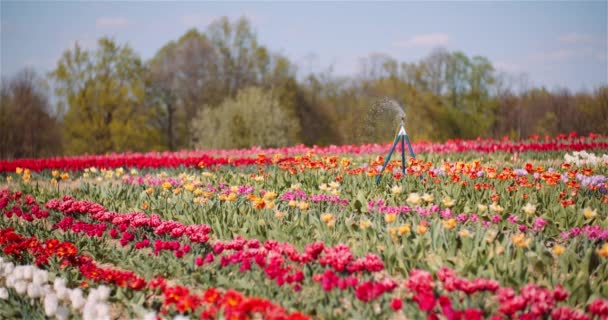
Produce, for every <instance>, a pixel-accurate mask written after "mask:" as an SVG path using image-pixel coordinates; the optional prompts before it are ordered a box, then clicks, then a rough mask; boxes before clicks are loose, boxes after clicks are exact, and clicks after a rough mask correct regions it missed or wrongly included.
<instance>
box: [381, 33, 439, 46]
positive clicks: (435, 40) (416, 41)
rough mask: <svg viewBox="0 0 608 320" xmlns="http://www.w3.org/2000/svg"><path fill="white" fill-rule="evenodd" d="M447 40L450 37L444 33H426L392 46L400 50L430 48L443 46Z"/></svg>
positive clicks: (397, 42)
mask: <svg viewBox="0 0 608 320" xmlns="http://www.w3.org/2000/svg"><path fill="white" fill-rule="evenodd" d="M449 40H450V37H449V36H448V35H447V34H445V33H427V34H419V35H415V36H413V37H411V38H409V39H405V40H400V41H396V42H395V43H393V45H394V46H396V47H401V48H432V47H441V46H445V45H447V44H448V42H449Z"/></svg>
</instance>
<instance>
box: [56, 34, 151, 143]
mask: <svg viewBox="0 0 608 320" xmlns="http://www.w3.org/2000/svg"><path fill="white" fill-rule="evenodd" d="M143 75H144V67H143V65H142V62H141V60H140V58H139V57H138V56H137V55H136V54H135V53H134V52H133V50H132V49H131V48H130V47H129V46H128V45H125V46H120V45H118V44H116V43H115V42H114V41H113V40H111V39H108V38H102V39H100V40H99V41H98V48H97V50H96V51H93V52H89V51H86V50H83V49H82V48H81V47H80V46H79V45H78V44H76V45H75V46H74V48H73V49H72V50H68V51H66V52H65V53H64V54H63V56H62V57H61V59H60V60H59V62H58V63H57V68H56V69H55V70H54V71H53V72H52V73H51V77H52V78H53V79H54V80H55V85H56V88H57V96H58V97H59V98H60V99H61V101H62V104H61V105H62V107H63V108H62V109H65V114H64V115H63V131H64V137H65V151H66V153H68V154H82V153H96V154H99V153H106V152H112V151H116V152H120V151H127V150H130V151H144V150H150V149H162V148H163V146H162V143H161V139H160V133H159V129H158V128H156V127H154V126H153V125H152V122H151V119H153V117H154V116H155V113H156V112H157V110H155V109H154V108H149V107H147V106H146V104H144V95H145V85H144V84H145V83H144V78H143Z"/></svg>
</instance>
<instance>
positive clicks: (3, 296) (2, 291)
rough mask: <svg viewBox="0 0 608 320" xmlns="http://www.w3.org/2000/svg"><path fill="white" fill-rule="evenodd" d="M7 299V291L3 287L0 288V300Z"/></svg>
mask: <svg viewBox="0 0 608 320" xmlns="http://www.w3.org/2000/svg"><path fill="white" fill-rule="evenodd" d="M6 299H8V290H6V288H4V287H0V300H6Z"/></svg>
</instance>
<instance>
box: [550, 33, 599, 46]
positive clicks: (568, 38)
mask: <svg viewBox="0 0 608 320" xmlns="http://www.w3.org/2000/svg"><path fill="white" fill-rule="evenodd" d="M559 41H560V42H561V43H564V44H597V43H601V42H602V38H601V37H596V36H594V35H590V34H582V33H576V32H571V33H566V34H563V35H561V36H560V37H559ZM604 41H605V39H604Z"/></svg>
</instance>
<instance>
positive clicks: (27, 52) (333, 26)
mask: <svg viewBox="0 0 608 320" xmlns="http://www.w3.org/2000/svg"><path fill="white" fill-rule="evenodd" d="M0 1H1V2H0V17H1V19H0V36H1V39H0V60H1V70H0V74H1V75H2V76H3V77H10V76H12V75H14V74H15V73H16V72H18V71H19V70H20V69H22V68H24V67H31V68H34V69H35V70H37V71H38V72H40V73H46V72H49V71H50V70H52V69H53V68H54V67H55V66H56V63H57V60H58V59H59V58H60V57H61V55H62V53H63V52H64V51H65V50H67V49H69V48H71V47H73V45H74V43H75V42H76V41H78V43H79V44H80V45H81V46H83V47H85V48H88V49H94V48H95V47H96V40H97V39H98V38H100V37H102V36H110V37H113V38H114V39H115V40H117V41H119V42H121V43H129V45H130V46H131V47H132V48H133V49H134V50H135V51H136V52H137V53H139V54H140V56H141V57H142V59H144V60H147V59H150V58H151V57H153V56H154V54H155V53H156V51H157V50H158V49H160V48H161V47H162V46H163V45H164V44H166V43H167V42H169V41H171V40H176V39H178V38H179V37H180V36H181V35H182V34H184V33H185V32H186V31H187V30H188V29H191V28H198V29H199V30H204V29H205V28H206V26H207V25H208V24H209V23H210V22H212V21H213V20H214V19H217V18H219V17H221V16H228V17H229V18H232V19H236V18H238V17H240V16H246V17H247V18H249V20H250V21H251V23H252V26H253V28H254V30H255V32H256V34H257V36H258V40H259V42H260V43H261V44H263V45H265V46H266V47H268V48H269V49H270V50H272V51H274V52H278V53H281V54H284V55H286V56H287V57H289V58H290V60H291V61H292V62H294V63H295V64H296V65H297V66H298V70H299V72H300V73H308V72H309V71H315V72H318V71H323V70H328V68H329V67H330V66H332V70H333V74H334V75H337V76H341V75H355V74H357V72H358V71H359V70H360V61H361V59H362V58H364V57H367V56H369V55H370V54H374V53H383V54H388V55H390V56H392V57H393V58H395V59H398V60H399V61H405V62H416V61H418V60H420V59H421V58H424V57H425V56H427V55H428V54H429V53H430V52H431V51H432V50H433V49H435V48H437V47H442V48H445V49H447V50H450V51H457V50H458V51H462V52H464V53H465V54H466V55H468V56H474V55H481V56H485V57H487V58H489V59H490V61H491V62H492V63H493V65H494V66H495V67H496V69H497V70H498V71H502V72H506V73H508V74H510V75H511V76H512V78H513V79H527V80H526V81H519V80H518V81H517V84H523V83H526V84H527V85H528V86H530V85H534V86H544V87H546V88H548V89H555V88H558V87H567V88H569V89H571V90H574V91H578V90H592V89H594V88H596V87H597V86H599V85H605V84H608V61H607V60H608V1H595V2H581V1H577V2H558V1H534V2H515V1H503V2H481V1H468V2H456V1H450V2H200V1H197V2H150V1H148V2H135V1H115V2H84V1H78V2H75V1H69V2H68V1H63V2H57V1H55V2H51V1H48V2H24V1H19V2H17V1H4V0H0ZM521 75H524V76H523V77H522V76H521Z"/></svg>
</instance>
